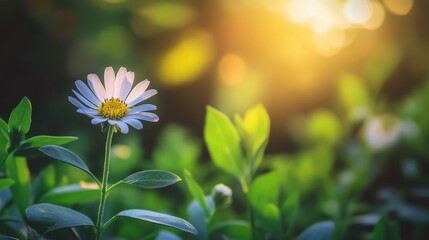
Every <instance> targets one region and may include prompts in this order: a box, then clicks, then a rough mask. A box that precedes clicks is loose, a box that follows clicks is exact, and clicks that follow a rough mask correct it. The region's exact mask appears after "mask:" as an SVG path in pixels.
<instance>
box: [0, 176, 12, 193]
mask: <svg viewBox="0 0 429 240" xmlns="http://www.w3.org/2000/svg"><path fill="white" fill-rule="evenodd" d="M14 183H15V181H14V180H12V179H10V178H2V179H0V191H1V190H3V189H5V188H8V187H10V186H11V185H12V184H14Z"/></svg>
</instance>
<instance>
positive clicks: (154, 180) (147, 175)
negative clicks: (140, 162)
mask: <svg viewBox="0 0 429 240" xmlns="http://www.w3.org/2000/svg"><path fill="white" fill-rule="evenodd" d="M178 181H181V179H180V177H179V176H177V175H176V174H174V173H171V172H167V171H161V170H147V171H141V172H136V173H133V174H131V175H130V176H128V177H127V178H125V179H124V180H122V182H123V183H126V184H130V185H134V186H137V187H141V188H149V189H150V188H162V187H166V186H170V185H172V184H175V183H176V182H178Z"/></svg>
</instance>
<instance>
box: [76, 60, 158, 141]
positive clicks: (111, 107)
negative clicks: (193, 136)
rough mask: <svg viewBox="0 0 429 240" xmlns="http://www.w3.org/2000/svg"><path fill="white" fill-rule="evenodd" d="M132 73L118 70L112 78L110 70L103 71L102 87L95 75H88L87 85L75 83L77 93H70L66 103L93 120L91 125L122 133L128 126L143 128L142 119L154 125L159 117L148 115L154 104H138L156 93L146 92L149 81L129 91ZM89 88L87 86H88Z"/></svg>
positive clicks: (80, 82) (152, 90) (111, 69)
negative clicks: (109, 127)
mask: <svg viewBox="0 0 429 240" xmlns="http://www.w3.org/2000/svg"><path fill="white" fill-rule="evenodd" d="M133 82H134V72H127V69H126V68H124V67H121V68H120V69H119V71H118V73H117V74H116V76H115V72H114V71H113V68H112V67H107V68H106V69H105V70H104V86H103V84H102V83H101V81H100V79H99V78H98V76H97V75H96V74H88V85H86V84H85V83H84V82H83V81H81V80H77V81H76V87H77V90H78V91H75V90H72V91H73V93H74V94H75V95H76V97H77V99H76V98H75V97H70V96H69V98H68V99H69V101H70V102H71V103H72V104H73V105H75V106H76V107H77V112H78V113H81V114H84V115H87V116H88V117H90V118H92V120H91V123H92V124H94V125H95V124H99V123H108V124H110V125H112V126H116V127H118V128H119V129H120V130H121V132H122V133H128V125H130V126H132V127H134V128H135V129H142V128H143V124H142V123H141V120H145V121H149V122H157V121H158V120H159V118H158V116H157V115H156V114H154V113H151V112H147V111H153V110H156V106H155V105H153V104H141V105H139V104H140V103H141V102H142V101H144V100H146V99H148V98H150V97H152V96H153V95H155V94H156V93H157V91H156V90H155V89H150V90H147V91H146V89H147V87H148V86H149V81H148V80H144V81H142V82H139V83H138V84H137V85H136V86H135V87H134V88H133V89H132V90H131V88H132V86H133ZM88 86H89V87H88Z"/></svg>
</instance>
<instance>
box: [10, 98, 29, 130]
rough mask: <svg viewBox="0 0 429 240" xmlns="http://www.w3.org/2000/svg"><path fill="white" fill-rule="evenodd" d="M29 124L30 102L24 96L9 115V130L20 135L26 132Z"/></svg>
mask: <svg viewBox="0 0 429 240" xmlns="http://www.w3.org/2000/svg"><path fill="white" fill-rule="evenodd" d="M30 125H31V103H30V100H28V98H27V97H24V98H23V99H22V100H21V102H20V103H19V104H18V106H16V107H15V108H14V109H13V110H12V112H11V114H10V116H9V129H10V132H11V133H12V132H16V133H18V134H19V135H20V136H23V135H25V134H27V133H28V131H29V130H30Z"/></svg>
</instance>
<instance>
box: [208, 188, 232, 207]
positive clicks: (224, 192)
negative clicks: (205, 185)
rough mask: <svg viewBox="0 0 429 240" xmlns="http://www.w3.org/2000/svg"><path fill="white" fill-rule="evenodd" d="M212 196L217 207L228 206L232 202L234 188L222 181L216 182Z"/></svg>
mask: <svg viewBox="0 0 429 240" xmlns="http://www.w3.org/2000/svg"><path fill="white" fill-rule="evenodd" d="M212 197H213V201H214V203H215V206H216V207H228V206H229V205H230V204H231V203H232V190H231V188H229V187H228V186H226V185H224V184H222V183H219V184H216V186H214V188H213V190H212Z"/></svg>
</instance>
